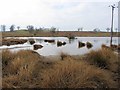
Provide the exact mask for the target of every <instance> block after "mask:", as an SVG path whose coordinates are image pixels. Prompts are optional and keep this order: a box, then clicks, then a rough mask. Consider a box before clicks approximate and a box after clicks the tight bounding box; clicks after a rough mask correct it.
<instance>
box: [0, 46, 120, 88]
mask: <svg viewBox="0 0 120 90" xmlns="http://www.w3.org/2000/svg"><path fill="white" fill-rule="evenodd" d="M60 57H61V59H60V60H56V61H50V60H49V59H48V58H46V57H43V56H40V55H38V54H37V53H36V52H34V51H30V50H26V51H24V50H22V51H19V52H17V53H12V52H10V51H8V50H5V51H3V52H2V70H3V81H2V83H3V88H25V87H26V88H119V85H118V84H119V83H118V80H119V79H118V78H119V69H118V66H119V63H120V62H119V61H118V55H117V54H115V53H114V52H113V51H111V50H110V49H106V48H102V49H101V50H98V51H91V52H90V53H88V54H86V55H83V56H79V55H78V56H77V58H76V57H75V56H70V55H67V54H63V53H62V54H61V55H60Z"/></svg>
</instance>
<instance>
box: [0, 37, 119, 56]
mask: <svg viewBox="0 0 120 90" xmlns="http://www.w3.org/2000/svg"><path fill="white" fill-rule="evenodd" d="M19 38H21V39H29V38H32V39H34V40H35V44H38V45H42V46H43V48H41V49H38V50H35V51H36V52H38V53H39V54H40V55H43V56H49V55H58V54H59V53H61V52H64V53H67V54H70V55H82V54H85V53H88V52H89V51H91V50H97V49H100V48H101V45H102V44H105V45H108V46H109V45H110V37H77V39H68V38H66V37H19ZM44 40H49V41H50V40H55V42H54V43H50V42H45V41H44ZM58 41H59V42H60V43H59V45H58ZM78 42H82V43H85V46H84V47H80V48H78V46H79V43H78ZM87 42H90V43H91V44H92V45H93V46H92V47H88V46H87V45H86V43H87ZM113 44H118V38H117V37H114V38H113ZM14 47H18V48H14ZM2 48H12V49H11V50H12V51H18V50H21V49H25V50H26V49H30V50H33V45H30V43H29V42H27V43H25V44H23V45H11V46H9V47H7V46H0V49H2Z"/></svg>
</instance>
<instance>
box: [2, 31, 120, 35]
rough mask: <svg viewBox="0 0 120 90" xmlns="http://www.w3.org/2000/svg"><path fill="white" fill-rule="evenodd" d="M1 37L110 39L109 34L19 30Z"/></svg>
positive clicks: (4, 33)
mask: <svg viewBox="0 0 120 90" xmlns="http://www.w3.org/2000/svg"><path fill="white" fill-rule="evenodd" d="M1 34H2V37H32V36H34V37H54V36H55V37H69V36H74V37H110V32H92V31H56V32H54V33H53V32H50V31H34V32H32V33H30V32H29V31H28V30H19V31H14V32H9V31H7V32H2V33H1ZM113 36H115V37H119V36H120V33H118V32H114V33H113Z"/></svg>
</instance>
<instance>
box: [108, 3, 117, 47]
mask: <svg viewBox="0 0 120 90" xmlns="http://www.w3.org/2000/svg"><path fill="white" fill-rule="evenodd" d="M109 7H111V9H112V18H111V40H110V45H112V37H113V20H114V9H115V8H116V7H115V4H113V5H110V6H109Z"/></svg>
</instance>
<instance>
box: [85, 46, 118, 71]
mask: <svg viewBox="0 0 120 90" xmlns="http://www.w3.org/2000/svg"><path fill="white" fill-rule="evenodd" d="M86 60H87V61H88V62H90V63H91V64H93V65H96V66H97V67H100V68H104V69H109V70H112V71H115V70H116V69H117V62H118V56H117V55H116V54H115V53H114V52H113V51H112V50H110V49H107V48H102V49H100V50H97V51H91V52H90V53H88V54H87V55H86Z"/></svg>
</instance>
